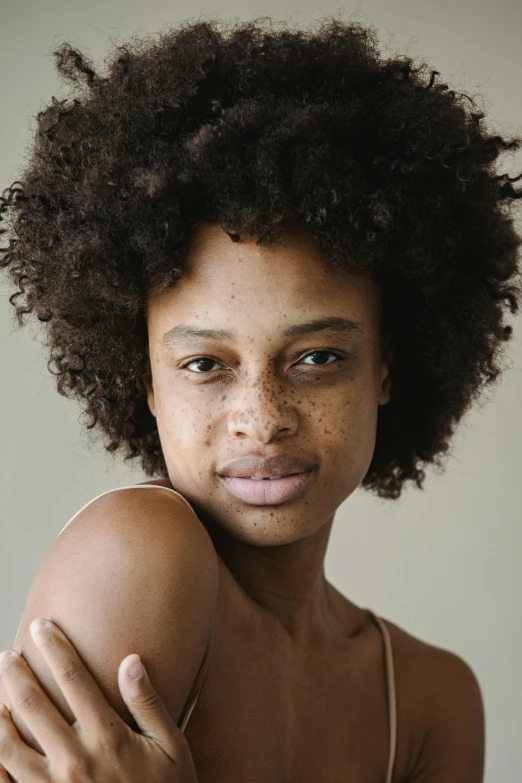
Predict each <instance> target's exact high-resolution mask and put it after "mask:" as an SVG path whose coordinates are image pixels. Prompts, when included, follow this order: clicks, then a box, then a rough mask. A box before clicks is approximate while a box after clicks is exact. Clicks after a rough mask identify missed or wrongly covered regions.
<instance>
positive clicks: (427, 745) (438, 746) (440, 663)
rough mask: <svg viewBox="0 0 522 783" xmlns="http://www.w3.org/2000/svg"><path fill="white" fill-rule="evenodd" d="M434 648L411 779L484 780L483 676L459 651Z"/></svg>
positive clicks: (434, 782) (435, 782) (430, 782)
mask: <svg viewBox="0 0 522 783" xmlns="http://www.w3.org/2000/svg"><path fill="white" fill-rule="evenodd" d="M431 651H432V652H431V654H430V655H429V662H428V664H427V666H426V668H425V672H426V674H425V678H424V679H425V684H424V685H423V697H422V700H421V705H422V710H423V713H424V717H425V732H424V739H423V742H422V744H421V748H420V751H419V753H418V755H417V759H416V763H415V767H414V770H413V773H412V775H411V777H410V780H411V783H439V781H444V783H482V781H483V776H484V756H485V716H484V704H483V701H482V695H481V691H480V686H479V683H478V680H477V678H476V676H475V674H474V672H473V670H472V669H471V667H470V666H469V665H468V664H467V663H466V661H464V660H463V659H462V658H460V657H459V656H458V655H455V654H454V653H452V652H449V651H448V650H443V649H441V648H431Z"/></svg>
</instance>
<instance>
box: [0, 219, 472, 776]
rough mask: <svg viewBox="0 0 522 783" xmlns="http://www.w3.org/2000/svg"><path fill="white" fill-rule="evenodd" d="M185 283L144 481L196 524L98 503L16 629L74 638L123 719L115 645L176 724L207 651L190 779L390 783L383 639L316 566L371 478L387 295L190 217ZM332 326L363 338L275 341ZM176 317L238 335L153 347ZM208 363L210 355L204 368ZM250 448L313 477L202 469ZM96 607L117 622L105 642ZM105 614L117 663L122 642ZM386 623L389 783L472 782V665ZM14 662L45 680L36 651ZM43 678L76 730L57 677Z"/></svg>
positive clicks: (155, 335)
mask: <svg viewBox="0 0 522 783" xmlns="http://www.w3.org/2000/svg"><path fill="white" fill-rule="evenodd" d="M186 270H187V271H186V272H185V274H184V276H183V277H182V278H181V280H180V281H179V282H178V283H177V284H176V286H175V287H174V288H170V289H168V290H165V291H163V292H161V293H156V294H151V296H150V298H149V301H148V308H147V327H148V335H149V358H150V364H149V366H148V368H147V370H146V373H145V380H146V385H147V394H148V404H149V407H150V410H151V412H152V414H153V415H154V416H155V417H156V420H157V423H158V430H159V434H160V438H161V443H162V448H163V451H164V454H165V459H166V463H167V466H168V472H169V478H168V479H159V480H156V481H154V482H147V483H155V484H158V485H160V486H167V487H174V488H175V489H176V490H178V491H179V492H181V493H182V494H183V495H184V496H185V497H186V498H187V499H188V500H189V501H190V503H191V504H192V506H193V508H194V511H195V512H196V513H194V514H192V513H191V512H190V510H188V509H186V508H185V506H184V505H183V508H181V506H182V504H181V503H180V501H179V499H177V498H176V497H175V496H173V495H172V494H169V493H164V492H160V491H158V490H153V489H149V490H146V491H145V490H141V491H138V490H134V489H129V490H122V491H121V492H117V493H113V494H112V495H109V496H106V497H105V499H104V498H100V499H98V500H97V501H95V502H94V503H93V504H91V505H90V506H89V507H87V509H85V511H84V512H82V514H80V515H79V516H78V517H77V518H76V520H75V521H74V523H73V525H71V526H70V528H68V530H67V531H66V533H65V535H64V536H63V538H62V537H60V538H62V540H61V542H60V544H59V545H58V546H55V547H54V548H53V552H54V555H53V557H54V560H53V559H52V557H51V558H50V560H51V561H52V562H51V565H50V566H49V567H48V569H47V573H45V572H44V571H41V572H40V576H39V579H40V585H41V588H42V589H40V590H37V589H36V588H35V589H33V590H32V592H31V595H30V598H29V602H28V607H27V608H26V611H25V613H24V622H23V624H22V628H21V638H22V639H23V638H24V635H25V633H26V629H27V625H28V623H29V622H30V621H31V620H32V619H33V618H34V617H35V616H47V617H52V619H55V621H57V624H58V625H61V627H63V628H64V630H65V631H66V632H67V633H68V636H69V638H71V640H72V642H73V644H74V643H75V641H77V640H80V641H81V644H82V645H83V649H81V653H82V656H83V658H84V660H87V662H88V664H89V666H90V669H91V672H92V674H93V676H94V677H95V679H96V680H97V681H98V682H99V683H100V684H101V687H102V690H103V692H104V693H105V695H106V696H107V698H108V699H109V701H110V703H111V704H112V705H113V706H114V707H115V709H117V711H118V712H119V714H120V715H121V716H122V717H124V719H126V720H127V719H128V716H127V715H126V714H125V712H124V711H122V705H121V699H120V697H119V696H118V694H117V688H116V683H115V673H116V670H117V666H118V663H119V661H120V660H121V658H122V657H123V655H124V654H128V653H129V652H138V653H139V654H140V655H141V656H142V658H143V660H144V662H145V664H146V665H147V668H148V670H151V671H152V679H153V682H154V684H156V685H157V687H158V692H159V693H160V695H161V696H162V698H163V699H164V701H165V703H166V705H167V707H168V709H169V710H170V711H171V714H173V716H174V717H175V718H176V719H178V718H179V715H180V712H181V707H182V705H183V704H184V703H185V702H186V700H187V694H188V693H189V691H190V690H191V687H193V683H194V678H195V676H196V673H198V674H200V673H201V669H200V668H199V667H200V663H201V661H202V658H203V654H204V652H205V650H206V649H207V651H209V655H208V668H206V669H205V676H204V679H203V686H202V689H201V691H200V694H199V699H198V703H197V705H196V708H195V710H194V712H193V714H192V716H191V718H190V721H189V723H188V726H187V729H186V737H187V739H188V742H189V746H190V750H191V753H192V755H193V758H194V762H195V766H196V770H197V774H198V780H199V783H225V781H227V783H230V782H232V783H236V781H237V782H238V783H239V781H247V780H248V781H249V782H250V783H281V781H285V783H297V781H298V782H299V783H316V781H318V780H320V781H322V783H340V782H341V781H345V780H346V778H347V774H348V772H349V775H350V778H351V779H353V780H357V781H358V782H359V783H384V780H385V774H386V768H387V761H388V752H389V730H388V712H387V700H386V679H385V666H384V652H383V644H382V636H381V633H380V631H379V630H378V628H377V627H376V625H375V623H374V621H373V620H372V619H371V617H370V615H369V612H368V611H367V610H365V609H362V608H360V607H359V606H357V605H356V604H355V603H353V602H351V601H350V600H348V599H347V598H346V597H345V596H343V595H342V594H341V593H340V592H339V591H338V590H336V588H335V587H334V586H333V585H331V584H330V583H329V582H328V580H327V579H326V577H325V573H324V558H325V554H326V550H327V546H328V540H329V535H330V531H331V528H332V524H333V520H334V516H335V512H336V510H337V508H338V507H339V505H340V504H341V503H342V502H343V501H344V500H345V499H346V498H348V497H349V496H350V495H351V494H352V492H354V491H355V490H356V489H357V487H358V486H359V484H360V483H361V481H362V479H363V477H364V476H365V473H366V471H367V468H368V465H369V464H370V461H371V458H372V454H373V449H374V444H375V437H376V426H377V411H378V407H379V406H380V405H386V404H387V403H388V401H389V400H390V393H391V391H390V366H391V362H392V361H393V356H392V354H391V353H390V352H389V350H388V347H387V346H388V338H387V336H383V335H381V334H380V328H379V323H380V321H379V319H380V306H381V299H380V291H379V290H378V288H377V287H376V286H375V284H374V283H373V281H372V280H371V279H370V278H369V277H368V276H366V275H364V274H363V273H361V272H348V271H342V272H341V271H338V272H336V271H332V270H330V269H327V267H326V265H325V264H324V259H323V258H322V257H321V255H320V253H319V252H318V251H317V248H316V247H315V245H314V243H313V241H312V239H311V237H310V236H309V235H308V234H304V233H300V232H298V231H295V230H294V232H293V233H292V234H290V235H289V238H288V242H287V243H286V244H283V245H277V246H272V247H259V246H258V245H256V243H255V238H252V239H247V238H244V239H243V240H242V241H241V242H239V243H234V242H232V241H231V240H230V238H229V237H228V235H227V234H226V233H225V232H223V231H222V230H221V228H220V226H218V225H216V224H201V225H200V226H199V228H198V231H197V233H196V234H195V236H194V242H193V243H192V246H191V249H190V252H189V255H188V258H187V266H186ZM331 316H337V317H342V318H349V319H351V320H353V321H356V322H358V323H359V324H360V326H361V328H362V330H363V334H362V336H359V337H358V336H356V334H355V333H351V334H350V335H349V336H342V337H341V336H339V335H338V334H335V333H330V332H316V333H313V334H309V335H302V336H300V337H299V338H292V339H291V340H288V338H285V339H283V338H282V336H281V334H282V331H283V330H284V329H285V328H286V327H288V326H289V325H291V324H297V323H302V322H305V321H309V320H312V319H316V318H324V317H331ZM182 323H183V324H190V325H193V326H198V327H201V328H202V327H205V328H208V329H228V330H232V331H234V332H235V333H236V338H235V339H234V340H227V341H226V342H216V341H215V340H214V341H211V340H210V339H208V338H205V339H204V340H202V339H201V338H197V339H196V338H194V337H191V338H190V339H188V340H186V341H185V342H183V343H177V344H176V345H175V346H170V347H168V348H167V347H165V346H164V345H162V344H161V339H162V337H163V335H164V334H165V332H167V331H168V330H170V329H172V328H173V327H174V326H176V325H179V324H182ZM315 351H317V352H319V351H321V352H323V351H326V352H327V354H324V355H322V354H321V355H319V354H315V353H313V352H315ZM331 352H334V353H335V354H336V355H332V353H331ZM342 356H345V357H346V360H345V361H341V357H342ZM202 357H205V358H206V357H208V358H209V359H210V360H211V361H205V362H204V363H199V362H198V361H196V359H198V360H201V358H202ZM318 360H319V361H318ZM181 364H188V365H189V369H187V368H185V369H181V368H180V365H181ZM250 453H256V454H258V455H261V456H272V455H274V454H291V455H300V456H304V457H307V458H309V459H310V460H311V461H312V462H314V463H316V464H317V465H318V473H317V476H316V479H315V481H314V482H313V483H312V484H311V485H310V486H309V487H308V488H307V489H306V490H305V491H304V492H303V493H302V494H301V495H300V496H298V497H297V498H295V499H294V500H291V501H288V502H286V503H283V504H278V505H272V506H255V505H252V504H246V503H243V502H241V501H239V500H237V499H236V498H235V497H234V496H232V495H230V494H229V492H228V490H227V489H226V487H225V486H224V485H223V484H222V483H221V481H220V479H219V478H218V476H217V475H216V474H217V472H218V471H219V469H220V468H221V467H222V466H223V465H224V463H225V462H228V461H230V460H232V459H234V458H236V457H240V456H244V455H246V454H250ZM133 493H134V494H133ZM147 493H154V494H156V493H157V495H156V497H155V498H154V499H153V500H151V498H150V497H149V498H147V497H146V494H147ZM136 495H137V497H136ZM82 515H83V517H82ZM89 515H90V516H89ZM118 520H119V521H118ZM152 525H154V527H152ZM102 534H103V535H102ZM79 536H84V538H83V539H81V538H78V537H79ZM104 537H107V538H104ZM106 541H107V542H108V543H110V545H111V546H108V545H107V544H106ZM124 543H125V546H124ZM209 544H211V545H212V546H210V547H209ZM60 546H61V547H62V548H65V549H63V551H61V552H60V549H59V547H60ZM67 546H68V547H69V549H68V550H67ZM88 547H90V548H88ZM131 550H132V551H131ZM107 553H108V554H107ZM74 557H76V558H77V559H79V562H75V561H74ZM214 557H216V565H217V578H214V575H213V573H214ZM104 558H105V560H104ZM107 558H108V559H107ZM53 562H54V565H53ZM60 564H61V565H60ZM82 564H83V567H84V568H85V574H86V580H85V584H83V582H82V585H81V586H78V577H77V574H78V573H79V572H80V566H81V565H82ZM100 564H101V565H100ZM115 568H116V573H117V574H118V578H117V580H116V581H114V583H113V584H109V583H108V582H107V581H104V580H106V579H107V576H106V574H107V573H109V574H110V572H111V571H114V569H115ZM60 573H61V578H62V582H64V583H67V582H68V581H69V582H71V581H72V580H73V579H74V593H75V595H76V597H75V599H74V601H70V600H69V599H68V598H67V595H68V593H67V590H65V589H64V584H61V585H58V586H56V585H55V586H54V587H52V586H50V585H51V577H52V576H53V575H58V574H60ZM74 575H76V576H74ZM54 578H55V580H56V578H57V576H54ZM36 582H38V575H37V580H36ZM123 584H125V588H123V587H122V585H123ZM143 584H146V585H147V589H146V590H143V589H142V585H143ZM44 588H45V589H44ZM43 595H45V599H40V596H43ZM64 596H65V598H64ZM78 596H80V597H81V598H82V600H83V602H84V605H83V607H81V608H80V605H79V603H78V600H79V599H78ZM158 596H161V597H162V598H161V599H158ZM214 596H215V600H214ZM59 597H61V600H62V604H61V605H59V604H58V603H55V604H54V605H53V603H52V601H53V600H54V601H55V602H57V601H59V600H60V598H59ZM109 597H110V603H108V599H109ZM102 602H103V605H104V611H103V613H100V612H99V610H98V608H97V607H99V606H100V605H101V604H102ZM134 606H137V607H139V610H138V612H137V613H136V611H135V609H134V608H133V607H134ZM196 614H197V616H198V619H197V620H196V619H195V615H196ZM98 616H99V617H101V618H106V617H108V618H109V622H107V623H106V624H105V625H104V626H102V628H101V629H100V628H98V627H97V620H98ZM111 617H112V618H113V619H112V620H111V619H110V618H111ZM116 618H118V619H116ZM152 620H153V621H152ZM64 621H65V622H64ZM102 622H105V620H104V619H102ZM75 623H76V625H75ZM116 623H117V624H118V626H119V634H118V639H119V642H118V643H119V644H120V645H121V643H122V642H123V643H124V644H125V646H126V648H125V650H123V649H122V648H120V647H118V646H117V645H116V636H115V634H114V630H113V629H114V627H115V624H116ZM386 624H387V627H388V629H389V632H390V636H391V640H392V646H393V654H394V666H395V680H396V693H397V708H398V734H397V753H396V760H395V766H394V774H393V783H413V781H415V783H435V781H439V780H444V781H445V783H457V782H459V783H461V782H462V781H469V783H480V781H481V780H482V771H483V761H484V752H483V746H484V725H483V724H484V718H483V710H482V703H481V697H480V691H479V688H478V684H477V681H476V679H475V677H474V674H473V673H472V671H471V669H470V668H469V667H468V666H467V664H466V663H465V662H464V661H462V659H460V658H459V657H458V656H455V655H453V654H452V653H449V652H448V651H445V650H442V649H440V648H436V647H433V646H432V645H429V644H426V643H425V642H423V641H422V640H420V639H417V638H415V637H414V636H412V635H410V634H408V633H407V632H405V631H404V630H403V629H401V628H399V627H398V626H396V625H395V624H393V623H390V622H389V621H386ZM145 626H146V630H144V628H145ZM209 635H210V642H209V647H208V648H207V647H206V645H207V642H206V640H207V639H208V637H209ZM129 645H130V646H129ZM17 649H20V648H17ZM27 652H28V653H29V655H27ZM23 653H24V656H25V657H26V658H27V659H28V663H29V665H30V666H31V667H32V668H33V670H34V669H35V668H36V670H37V674H39V673H40V672H42V671H43V670H42V667H41V662H40V665H39V664H38V660H37V658H35V657H34V656H33V655H32V653H31V650H30V648H29V649H28V650H27V648H26V647H24V648H23ZM38 667H39V670H38ZM188 668H191V669H192V672H191V675H190V676H188V673H187V670H188ZM45 684H46V686H47V690H48V692H49V693H52V694H53V696H54V697H55V703H57V704H58V706H59V707H60V709H61V711H62V713H64V714H66V715H67V719H68V721H69V722H71V721H72V719H73V716H72V715H71V714H70V713H67V710H66V708H65V705H64V703H63V699H61V700H60V699H59V698H58V697H57V694H56V689H55V688H54V687H53V685H52V683H50V682H49V678H47V681H46V683H45ZM1 695H2V694H1V692H0V696H1ZM24 736H25V735H24Z"/></svg>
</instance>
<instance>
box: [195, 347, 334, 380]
mask: <svg viewBox="0 0 522 783" xmlns="http://www.w3.org/2000/svg"><path fill="white" fill-rule="evenodd" d="M309 356H335V357H337V360H340V361H342V360H343V359H346V358H347V357H346V356H343V355H342V354H340V353H337V352H336V351H330V350H322V351H319V350H318V351H310V353H307V354H306V355H305V356H303V358H302V359H301V362H303V361H304V360H305V359H307V358H308V357H309ZM205 362H209V363H210V364H211V365H212V364H220V362H218V361H217V359H211V358H210V356H199V357H196V358H195V359H191V360H190V362H187V363H186V364H182V365H180V368H181V369H188V368H189V367H190V365H191V364H204V363H205ZM335 363H336V362H328V361H324V362H319V363H318V364H316V365H311V366H312V367H314V366H315V367H320V366H321V365H325V364H335ZM209 369H210V368H209V367H207V370H209ZM190 372H195V374H196V375H206V374H208V373H207V372H205V371H203V372H199V371H194V370H190Z"/></svg>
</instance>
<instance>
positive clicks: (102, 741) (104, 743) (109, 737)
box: [98, 725, 125, 755]
mask: <svg viewBox="0 0 522 783" xmlns="http://www.w3.org/2000/svg"><path fill="white" fill-rule="evenodd" d="M124 744H125V736H124V733H123V731H122V730H121V727H120V726H116V725H114V726H106V727H105V728H104V731H103V733H102V734H101V735H100V736H99V737H98V745H99V746H100V748H101V749H102V750H108V751H110V752H111V753H112V754H113V755H117V754H118V753H120V752H121V751H122V750H123V747H124Z"/></svg>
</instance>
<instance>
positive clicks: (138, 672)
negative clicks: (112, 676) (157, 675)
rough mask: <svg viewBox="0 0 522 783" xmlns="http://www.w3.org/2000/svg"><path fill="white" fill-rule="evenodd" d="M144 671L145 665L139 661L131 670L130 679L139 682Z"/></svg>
mask: <svg viewBox="0 0 522 783" xmlns="http://www.w3.org/2000/svg"><path fill="white" fill-rule="evenodd" d="M143 671H144V669H143V664H142V663H141V661H139V662H138V663H135V664H133V665H132V666H131V667H130V668H129V677H132V679H133V680H139V679H140V677H142V676H143Z"/></svg>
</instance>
